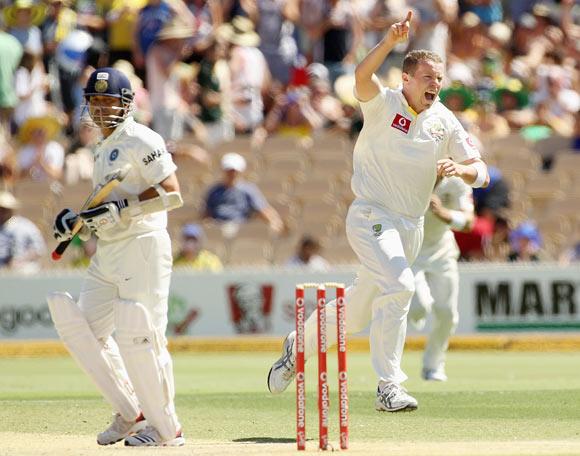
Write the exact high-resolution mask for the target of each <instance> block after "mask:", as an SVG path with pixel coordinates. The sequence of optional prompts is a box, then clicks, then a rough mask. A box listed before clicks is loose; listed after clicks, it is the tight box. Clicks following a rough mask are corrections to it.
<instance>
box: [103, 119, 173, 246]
mask: <svg viewBox="0 0 580 456" xmlns="http://www.w3.org/2000/svg"><path fill="white" fill-rule="evenodd" d="M127 163H129V164H131V166H132V168H131V170H130V171H129V174H128V175H127V177H126V178H125V179H124V180H123V182H121V184H120V185H119V186H118V187H116V188H115V190H114V191H113V192H111V194H110V195H109V196H108V197H107V199H106V200H107V201H115V200H119V199H123V198H131V197H133V198H135V197H136V196H137V195H139V194H141V193H143V191H145V190H147V189H148V188H149V187H151V186H152V185H154V184H158V183H160V182H161V181H163V180H164V179H166V178H167V177H169V176H170V175H171V174H173V173H174V172H175V170H176V169H177V167H176V166H175V163H173V160H172V158H171V154H170V153H169V152H167V147H166V146H165V141H164V140H163V138H162V137H161V136H160V135H159V134H157V133H156V132H154V131H153V130H151V129H150V128H148V127H146V126H145V125H141V124H139V123H137V122H135V121H134V120H133V118H132V117H128V118H127V119H126V120H125V121H124V122H123V123H121V124H120V125H119V126H118V127H117V128H116V129H115V131H114V132H113V133H112V134H111V135H110V136H109V137H107V138H105V139H104V140H103V141H102V142H101V143H99V144H98V145H97V148H96V151H95V167H94V170H93V185H95V186H96V185H97V184H98V183H100V182H102V181H103V178H104V177H105V176H106V175H107V174H109V173H110V172H111V171H113V170H115V169H118V168H121V167H122V166H124V165H125V164H127ZM166 227H167V212H165V211H161V212H155V213H153V214H148V215H145V216H142V217H140V218H139V219H136V220H132V221H131V223H130V224H129V225H128V226H126V227H119V229H114V230H110V231H109V232H106V233H104V234H103V235H102V236H101V237H100V239H101V240H105V241H112V240H119V239H124V238H127V237H130V236H136V235H139V234H143V233H148V232H151V231H158V230H164V229H165V228H166Z"/></svg>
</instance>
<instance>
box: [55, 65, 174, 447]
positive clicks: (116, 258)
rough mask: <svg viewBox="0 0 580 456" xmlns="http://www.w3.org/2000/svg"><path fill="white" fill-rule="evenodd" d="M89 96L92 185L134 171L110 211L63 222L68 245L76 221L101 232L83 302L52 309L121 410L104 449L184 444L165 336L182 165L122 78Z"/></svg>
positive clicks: (86, 367)
mask: <svg viewBox="0 0 580 456" xmlns="http://www.w3.org/2000/svg"><path fill="white" fill-rule="evenodd" d="M84 98H85V102H86V106H85V107H84V110H83V113H84V114H86V115H85V116H84V117H83V118H84V119H85V121H87V122H90V123H91V124H92V125H93V126H94V127H96V128H98V129H99V130H100V132H101V134H102V140H101V142H100V143H99V144H98V145H97V147H96V150H95V152H94V154H95V155H94V160H95V164H94V172H93V185H94V186H95V187H96V186H98V185H99V184H102V181H103V179H104V178H105V176H109V175H111V173H113V174H114V171H115V170H117V169H129V171H128V173H127V175H126V177H125V178H124V179H123V180H122V182H120V183H119V184H118V185H117V186H116V187H115V188H114V189H113V190H112V191H111V193H110V194H109V195H108V196H107V197H106V198H105V200H104V201H105V202H104V203H102V204H100V205H98V206H96V207H92V208H90V209H86V210H84V211H81V212H80V213H79V214H76V213H75V212H73V211H72V210H71V209H64V210H63V211H61V212H60V213H59V214H58V215H57V217H56V220H55V222H54V236H55V238H56V239H57V240H58V241H60V242H61V243H62V242H64V241H67V240H70V239H71V237H72V236H73V227H74V225H75V222H76V221H77V220H78V219H79V218H80V220H82V222H83V226H82V229H81V230H80V232H79V236H80V237H81V239H87V238H88V237H90V236H91V235H92V234H94V235H96V237H97V238H98V241H97V251H96V253H95V255H94V256H93V257H92V259H91V263H90V265H89V267H88V270H87V271H86V275H85V278H84V282H83V285H82V289H81V293H80V296H79V300H78V302H75V301H74V300H73V298H72V297H71V295H70V294H69V293H65V292H53V293H51V294H49V296H48V297H47V300H48V306H49V308H50V313H51V316H52V319H53V321H54V325H55V327H56V330H57V331H58V334H59V336H60V338H61V339H62V340H63V342H64V344H65V346H66V347H67V349H68V351H69V352H70V354H71V355H72V357H73V358H74V359H75V360H76V362H77V363H78V364H79V366H80V367H81V368H82V370H83V371H84V372H85V373H86V374H87V375H88V376H89V377H90V378H91V380H92V381H93V383H94V384H95V385H96V387H97V388H98V389H99V391H100V392H101V394H102V395H103V396H104V398H105V399H106V400H107V402H108V403H109V404H110V405H111V406H112V407H113V409H114V411H115V416H114V419H113V422H112V424H111V425H110V426H109V428H107V429H106V430H105V431H103V432H102V433H100V434H99V435H98V436H97V443H98V444H99V445H109V444H113V443H116V442H119V441H121V440H123V439H125V445H126V446H180V445H183V444H184V443H185V441H184V437H183V434H182V430H181V425H180V423H179V420H178V418H177V415H176V412H175V406H174V381H173V366H172V361H171V356H170V355H169V352H168V350H167V340H166V338H165V329H166V327H167V299H168V295H169V281H170V276H171V268H172V262H173V260H172V254H171V240H170V238H169V234H168V233H167V230H166V227H167V212H168V211H170V210H172V209H175V208H177V207H180V206H181V205H182V204H183V202H182V199H181V194H180V190H179V182H178V180H177V177H176V175H175V170H176V168H177V167H176V166H175V164H174V163H173V160H172V158H171V155H170V154H169V153H168V151H167V148H166V146H165V142H164V140H163V139H162V138H161V136H159V135H158V134H157V133H155V132H154V131H152V130H151V129H149V128H147V127H146V126H144V125H141V124H139V123H137V122H135V120H134V119H133V117H132V114H131V113H132V107H133V91H132V89H131V85H130V83H129V80H128V79H127V77H126V76H125V75H123V74H122V73H121V72H120V71H118V70H115V69H113V68H100V69H97V70H95V71H94V72H93V73H92V74H91V76H90V78H89V79H88V81H87V85H86V87H85V89H84ZM113 336H114V337H113Z"/></svg>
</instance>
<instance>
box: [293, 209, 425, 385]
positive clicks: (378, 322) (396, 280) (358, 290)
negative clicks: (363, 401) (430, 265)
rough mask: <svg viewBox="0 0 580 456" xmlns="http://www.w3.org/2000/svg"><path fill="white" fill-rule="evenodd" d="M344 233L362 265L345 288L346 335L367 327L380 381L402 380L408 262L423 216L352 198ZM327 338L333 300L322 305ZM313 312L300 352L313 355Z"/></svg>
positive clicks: (410, 285)
mask: <svg viewBox="0 0 580 456" xmlns="http://www.w3.org/2000/svg"><path fill="white" fill-rule="evenodd" d="M346 234H347V236H348V240H349V242H350V245H351V247H352V249H353V250H354V252H355V253H356V254H357V256H358V258H359V260H360V262H361V268H360V270H359V272H358V274H357V278H356V280H355V281H354V283H353V284H352V285H351V286H350V287H349V288H348V289H347V290H346V331H347V333H348V334H353V333H357V332H359V331H361V330H363V329H364V328H365V327H366V326H367V325H368V323H369V322H370V323H371V326H370V348H371V361H372V365H373V368H374V369H375V372H376V373H377V375H378V377H379V381H380V382H386V383H391V382H395V383H401V382H403V381H405V380H406V379H407V376H406V375H405V373H404V372H403V371H402V370H401V358H402V355H403V347H404V344H405V335H406V332H407V313H408V311H409V305H410V301H411V297H412V296H413V292H414V291H415V283H414V277H413V272H412V271H411V268H410V264H412V263H413V261H414V260H415V258H416V256H417V254H418V252H419V250H420V248H421V243H422V241H423V218H419V219H410V218H407V217H404V216H402V215H399V214H395V213H393V212H389V211H387V210H386V209H384V208H380V207H377V206H374V205H372V204H369V203H367V202H365V201H362V200H358V199H357V200H355V201H354V202H353V204H352V205H351V207H350V209H349V211H348V215H347V218H346ZM326 318H327V332H326V334H327V343H328V345H329V346H332V345H334V344H336V302H335V301H331V302H329V303H328V304H327V307H326ZM316 328H317V326H316V312H314V313H313V314H312V315H310V317H309V318H308V320H307V321H306V324H305V342H306V344H305V345H306V346H305V357H306V358H308V357H310V356H313V355H314V354H316V343H317V338H316V331H317V329H316Z"/></svg>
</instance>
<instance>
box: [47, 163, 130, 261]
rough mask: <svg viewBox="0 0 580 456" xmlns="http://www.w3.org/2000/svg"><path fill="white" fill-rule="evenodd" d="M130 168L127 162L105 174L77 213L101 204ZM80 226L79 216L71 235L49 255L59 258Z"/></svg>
mask: <svg viewBox="0 0 580 456" xmlns="http://www.w3.org/2000/svg"><path fill="white" fill-rule="evenodd" d="M130 170H131V165H130V164H128V163H127V164H126V165H125V166H123V167H122V168H119V169H116V170H114V171H112V172H110V173H109V174H107V175H106V176H105V178H104V179H103V181H102V182H101V183H99V184H98V185H97V186H96V187H95V188H94V190H93V191H92V193H91V194H90V195H89V197H88V198H87V199H86V201H85V202H84V204H83V206H82V207H81V209H80V210H79V213H81V212H83V211H85V210H87V209H91V208H93V207H95V206H98V205H99V204H101V203H102V202H103V201H104V200H105V198H106V197H107V196H109V194H110V193H111V192H112V191H113V190H114V189H115V187H117V185H119V184H120V183H121V182H123V179H125V177H127V174H129V171H130ZM82 227H83V221H82V219H81V218H80V217H79V218H77V221H76V222H75V224H74V226H73V228H72V230H71V232H72V237H71V238H70V239H69V240H68V241H62V242H61V243H59V244H58V245H57V246H56V248H55V249H54V251H53V252H52V255H51V256H52V259H53V260H54V261H58V260H60V258H61V257H62V254H63V253H64V251H65V250H66V249H67V247H68V245H69V244H70V243H71V241H72V240H73V238H74V237H75V235H76V234H77V233H78V232H79V231H80V230H81V228H82Z"/></svg>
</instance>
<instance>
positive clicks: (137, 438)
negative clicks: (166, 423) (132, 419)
mask: <svg viewBox="0 0 580 456" xmlns="http://www.w3.org/2000/svg"><path fill="white" fill-rule="evenodd" d="M183 445H185V437H183V433H182V432H181V430H179V431H178V432H177V434H176V436H175V438H174V439H170V440H163V439H162V438H161V436H160V435H159V432H157V429H155V428H154V427H153V426H147V427H146V428H145V429H143V430H142V431H141V432H139V433H138V434H135V435H133V436H131V437H127V438H126V439H125V446H132V447H139V446H183Z"/></svg>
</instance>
